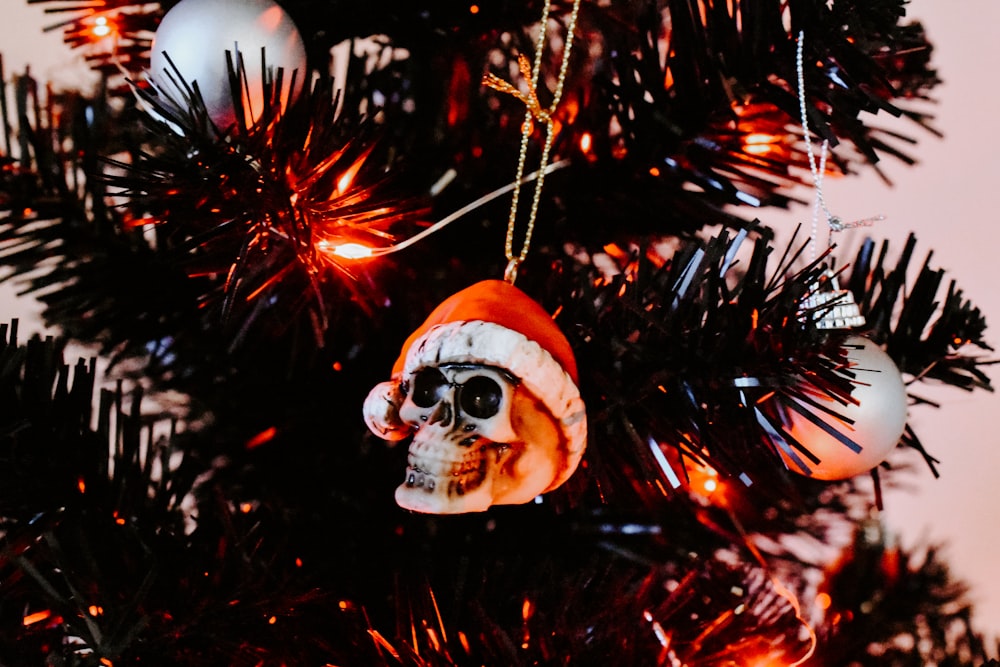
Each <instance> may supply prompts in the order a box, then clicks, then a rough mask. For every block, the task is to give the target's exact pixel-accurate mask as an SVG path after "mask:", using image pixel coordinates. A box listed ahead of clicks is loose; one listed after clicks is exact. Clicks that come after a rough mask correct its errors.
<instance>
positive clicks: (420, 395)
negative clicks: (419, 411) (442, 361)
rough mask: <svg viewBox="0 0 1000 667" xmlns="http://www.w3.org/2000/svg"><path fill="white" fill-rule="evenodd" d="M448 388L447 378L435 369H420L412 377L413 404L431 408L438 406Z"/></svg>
mask: <svg viewBox="0 0 1000 667" xmlns="http://www.w3.org/2000/svg"><path fill="white" fill-rule="evenodd" d="M448 386H449V382H448V378H446V377H445V376H444V374H443V373H442V372H441V371H439V370H438V369H436V368H422V369H420V370H419V371H417V373H416V375H414V377H413V396H412V397H411V398H412V400H413V404H414V405H416V406H417V407H420V408H431V407H434V406H435V405H437V404H438V402H439V401H440V400H441V398H442V397H443V396H444V392H445V389H446V388H447V387H448Z"/></svg>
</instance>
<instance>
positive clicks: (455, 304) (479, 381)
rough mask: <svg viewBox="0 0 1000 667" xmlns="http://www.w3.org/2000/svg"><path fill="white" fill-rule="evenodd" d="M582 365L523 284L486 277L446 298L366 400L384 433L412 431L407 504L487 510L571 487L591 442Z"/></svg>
mask: <svg viewBox="0 0 1000 667" xmlns="http://www.w3.org/2000/svg"><path fill="white" fill-rule="evenodd" d="M473 317H475V319H473ZM484 317H489V319H484ZM466 318H469V319H466ZM512 327H516V328H517V330H515V329H514V328H512ZM543 343H544V346H543ZM550 350H552V351H550ZM553 352H554V353H553ZM567 355H568V356H567ZM567 367H568V369H569V371H572V374H571V373H570V372H568V371H567ZM575 373H576V366H575V361H574V360H573V358H572V354H571V352H569V343H568V342H566V340H565V337H563V336H562V333H561V332H560V331H559V330H558V328H557V327H556V326H555V324H554V323H553V322H552V319H551V318H550V317H549V316H548V314H546V313H545V311H544V310H542V308H541V307H540V306H539V305H538V304H537V303H535V302H534V301H532V300H531V299H530V298H528V297H527V296H526V295H524V294H523V292H520V290H517V289H516V288H514V287H513V286H512V285H509V284H508V283H505V282H501V281H486V282H485V283H478V284H477V285H474V286H472V287H470V288H468V289H467V290H464V291H463V292H459V293H458V294H456V295H454V296H453V297H451V299H449V300H446V301H445V302H444V303H442V304H441V306H439V307H438V308H437V309H436V310H435V311H434V312H433V313H431V316H430V317H429V318H428V320H427V322H425V323H424V325H423V326H422V327H421V328H420V329H418V330H417V331H416V332H414V333H413V335H411V336H410V338H409V339H408V340H407V343H406V344H405V345H404V347H403V352H402V354H401V355H400V358H399V360H398V361H397V364H396V368H395V369H394V373H393V379H392V380H390V381H389V382H383V383H380V384H379V385H377V386H376V387H375V388H373V389H372V391H371V392H370V393H369V395H368V398H367V399H366V401H365V407H364V415H365V421H366V423H367V424H368V426H369V428H370V429H371V430H372V432H374V433H375V434H376V435H379V436H380V437H382V438H385V439H387V440H400V439H402V438H405V437H408V436H410V435H412V436H413V439H412V441H411V442H410V445H409V451H408V454H407V466H406V471H405V473H404V480H403V483H402V484H401V485H400V486H399V488H398V489H397V490H396V502H397V503H398V504H399V505H400V506H401V507H403V508H405V509H409V510H413V511H417V512H428V513H436V514H455V513H462V512H479V511H483V510H486V509H487V508H489V507H490V506H491V505H502V504H520V503H526V502H530V501H531V500H532V499H533V498H535V497H536V496H538V495H539V494H541V493H544V492H547V491H551V490H552V489H555V488H556V487H558V486H559V485H561V484H562V483H563V482H564V481H566V479H568V478H569V476H570V475H571V474H572V473H573V471H574V470H575V469H576V467H577V465H578V463H579V461H580V458H581V456H582V454H583V449H584V446H585V442H586V417H585V411H584V408H583V402H582V401H581V399H580V396H579V391H578V390H577V387H576V384H575V379H574V377H573V376H575Z"/></svg>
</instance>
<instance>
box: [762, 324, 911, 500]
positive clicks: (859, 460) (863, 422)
mask: <svg viewBox="0 0 1000 667" xmlns="http://www.w3.org/2000/svg"><path fill="white" fill-rule="evenodd" d="M844 348H845V350H846V351H847V358H848V359H849V362H850V369H849V370H850V371H851V372H852V373H854V383H855V385H854V389H853V391H852V392H851V396H852V398H853V399H855V400H857V401H858V403H857V405H855V404H853V403H851V404H848V405H841V404H840V403H839V402H835V401H833V400H831V399H830V398H829V397H828V396H827V397H825V398H826V401H828V403H827V405H828V406H829V407H830V408H831V409H832V410H833V411H834V412H836V413H837V414H839V415H842V416H843V417H845V418H846V419H850V420H853V422H854V423H853V424H852V423H850V422H848V421H845V420H842V419H837V418H836V417H834V416H833V415H829V414H827V413H825V412H823V411H821V410H817V409H816V408H815V407H813V406H811V405H808V404H806V403H799V405H801V406H802V407H803V409H805V410H807V411H808V412H809V413H810V414H811V415H813V416H814V417H815V418H817V419H819V420H821V421H822V422H823V423H825V424H826V425H827V427H828V428H830V429H831V430H834V431H836V432H838V433H841V434H843V435H844V436H846V437H847V438H849V439H850V440H852V441H853V442H854V443H856V444H857V445H859V446H860V447H861V451H860V452H856V451H854V450H853V449H851V448H850V447H849V446H848V445H846V444H845V443H843V442H841V441H840V440H839V439H837V437H836V436H834V435H831V434H830V433H828V432H827V431H825V430H824V429H823V428H821V427H820V426H817V425H816V424H814V423H812V422H811V421H810V420H809V419H807V418H806V417H804V416H803V415H802V414H800V413H799V412H798V411H796V410H793V409H789V410H788V417H789V423H788V424H787V425H786V426H785V428H786V430H787V431H788V433H789V434H790V435H791V436H792V437H793V438H795V440H796V441H798V442H799V443H801V444H802V445H803V446H804V447H805V448H806V449H808V450H809V451H810V452H812V453H813V454H814V455H815V456H816V457H818V458H819V459H820V462H819V463H818V464H817V463H813V462H812V461H810V460H808V459H807V458H806V457H805V456H803V455H802V453H801V452H798V451H796V452H795V453H796V455H797V456H798V457H799V459H800V461H801V462H802V463H804V464H805V465H806V466H807V467H808V468H809V470H803V469H802V468H801V466H800V465H799V464H798V463H796V462H795V461H794V460H792V458H791V457H790V456H789V455H788V453H787V452H786V451H785V450H784V447H783V446H781V447H779V448H778V449H779V451H780V452H781V455H782V457H783V458H784V459H785V463H786V465H788V468H789V469H790V470H793V471H795V472H798V473H801V474H804V475H807V476H809V477H813V478H815V479H822V480H837V479H847V478H849V477H854V476H855V475H858V474H861V473H864V472H867V471H869V470H871V469H872V468H874V467H875V466H877V465H878V464H879V463H881V462H882V461H884V460H885V458H886V457H887V456H888V455H889V453H890V452H892V450H893V449H894V448H895V447H896V445H897V444H898V443H899V439H900V437H901V436H902V434H903V430H904V429H905V427H906V410H907V398H906V385H905V384H904V383H903V378H902V376H901V375H900V373H899V369H898V368H896V364H895V363H893V361H892V358H891V357H890V356H889V355H888V354H886V353H885V352H884V351H883V350H882V348H881V347H879V346H878V345H876V344H875V343H873V342H872V341H870V340H868V339H867V338H863V337H861V336H850V337H849V338H847V340H846V341H845V342H844ZM815 398H816V400H817V401H818V402H820V403H822V402H823V400H824V398H823V397H815ZM782 444H783V443H782Z"/></svg>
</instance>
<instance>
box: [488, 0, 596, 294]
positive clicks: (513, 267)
mask: <svg viewBox="0 0 1000 667" xmlns="http://www.w3.org/2000/svg"><path fill="white" fill-rule="evenodd" d="M551 7H552V2H551V0H546V2H545V8H544V9H543V10H542V19H541V31H540V33H539V35H538V41H537V42H536V44H535V64H534V67H532V66H531V65H530V64H529V63H528V59H527V57H525V56H524V54H519V55H518V58H517V62H518V68H519V69H520V70H521V76H523V77H524V78H525V79H527V80H528V81H529V84H528V92H527V93H522V92H521V91H520V90H518V89H517V88H516V87H514V86H513V85H511V84H510V83H508V82H506V81H504V80H503V79H501V78H500V77H498V76H496V75H494V74H487V75H486V76H485V77H484V78H483V83H484V84H485V85H487V86H489V87H490V88H493V89H495V90H499V91H500V92H503V93H509V94H511V95H513V96H514V97H516V98H517V99H519V100H521V101H522V102H524V105H525V106H526V107H527V109H526V111H525V114H524V122H523V123H522V124H521V151H520V153H519V154H518V158H517V176H516V177H515V179H514V194H513V199H512V201H511V204H510V217H509V218H508V219H507V241H506V244H505V246H504V250H505V252H506V256H507V269H506V270H505V271H504V280H506V281H507V282H509V283H511V284H513V283H514V280H515V279H516V278H517V267H518V265H520V264H521V262H523V261H524V259H525V257H527V256H528V248H530V247H531V235H532V233H533V232H534V231H535V217H536V216H537V215H538V202H539V200H540V199H541V196H542V186H543V185H544V183H545V173H546V168H547V166H548V162H549V153H550V152H551V151H552V143H553V141H554V140H555V135H554V132H553V128H554V126H555V121H554V119H553V116H554V115H555V112H556V107H557V106H558V105H559V101H560V100H561V99H562V94H563V86H564V84H565V82H566V70H567V69H568V67H569V56H570V51H571V50H572V48H573V33H574V32H575V30H576V17H577V15H578V14H579V12H580V0H573V10H572V12H571V13H570V17H569V23H567V25H566V45H565V47H564V48H563V53H562V63H561V64H560V66H559V77H558V79H557V80H556V89H555V91H554V92H553V95H552V102H551V104H549V106H548V108H545V109H543V108H542V105H541V103H540V102H539V101H538V79H539V75H540V73H541V69H542V56H543V54H544V52H545V34H546V28H547V26H548V22H549V11H550V9H551ZM535 120H537V121H538V122H540V123H543V124H544V125H545V143H544V144H543V145H542V157H541V166H540V167H539V168H538V179H537V182H536V183H535V194H534V197H533V198H532V200H531V209H530V211H529V213H528V227H527V229H525V232H524V241H523V242H522V244H521V251H520V252H519V253H518V254H517V255H515V254H514V229H515V227H516V223H517V208H518V203H519V202H520V198H521V181H522V179H523V178H524V163H525V161H526V160H527V156H528V141H529V140H530V139H531V133H532V131H533V130H534V121H535Z"/></svg>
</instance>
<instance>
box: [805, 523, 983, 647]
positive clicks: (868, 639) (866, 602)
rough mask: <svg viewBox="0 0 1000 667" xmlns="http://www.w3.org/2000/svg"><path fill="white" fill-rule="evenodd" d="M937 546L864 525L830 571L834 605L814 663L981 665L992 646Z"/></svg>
mask: <svg viewBox="0 0 1000 667" xmlns="http://www.w3.org/2000/svg"><path fill="white" fill-rule="evenodd" d="M940 552H941V550H940V549H939V548H937V547H925V548H923V549H919V550H912V551H909V550H906V549H904V548H902V547H901V546H900V545H898V544H896V543H895V540H894V539H893V538H892V537H891V536H889V535H888V534H887V533H886V531H885V530H884V529H883V527H882V526H881V525H879V524H878V522H877V521H875V520H868V521H865V522H862V523H860V524H859V525H858V527H857V529H856V532H855V534H854V539H853V542H852V543H851V544H850V545H848V547H847V548H846V549H844V551H843V552H842V553H841V555H840V557H839V558H838V559H836V560H835V561H834V562H833V563H832V564H831V565H830V566H829V567H828V568H827V569H826V572H825V573H824V577H823V581H822V583H821V584H820V587H819V593H820V595H824V596H827V599H828V601H829V605H828V606H827V608H826V609H825V611H824V614H823V616H824V617H823V619H822V622H821V623H820V624H819V625H818V649H817V651H816V656H815V657H814V658H813V659H812V660H810V661H809V662H808V663H806V664H807V665H810V666H814V667H822V666H824V665H830V666H831V667H833V666H834V665H845V664H875V662H876V661H877V664H885V665H899V666H900V667H903V666H912V667H923V666H924V665H929V664H934V665H947V666H949V667H959V666H960V665H980V664H982V662H983V661H984V660H985V659H986V657H987V655H988V654H989V653H990V651H988V650H987V647H986V642H985V641H984V637H983V636H982V635H980V634H979V633H978V632H977V631H976V630H975V627H974V626H975V624H974V623H973V613H972V612H973V610H972V605H971V604H970V602H969V599H968V592H969V591H968V588H967V586H966V585H965V584H964V583H963V582H961V581H959V580H956V579H955V578H954V577H953V575H952V573H951V571H950V569H949V567H948V565H947V563H946V562H945V561H944V560H943V558H942V555H941V553H940Z"/></svg>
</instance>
